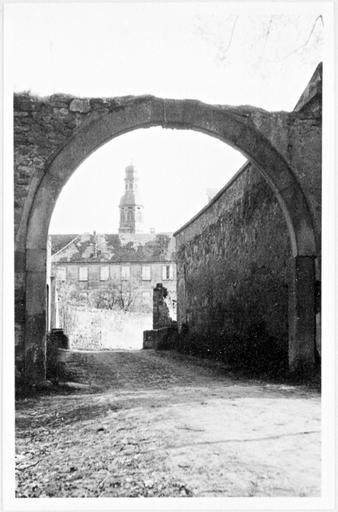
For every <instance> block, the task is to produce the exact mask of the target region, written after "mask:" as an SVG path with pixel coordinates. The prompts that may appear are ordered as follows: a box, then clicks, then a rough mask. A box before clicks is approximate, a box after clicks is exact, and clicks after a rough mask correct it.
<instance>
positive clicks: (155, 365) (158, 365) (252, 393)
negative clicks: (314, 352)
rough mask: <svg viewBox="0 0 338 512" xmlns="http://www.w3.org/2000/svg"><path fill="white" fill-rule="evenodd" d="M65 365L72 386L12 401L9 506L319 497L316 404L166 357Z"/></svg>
mask: <svg viewBox="0 0 338 512" xmlns="http://www.w3.org/2000/svg"><path fill="white" fill-rule="evenodd" d="M73 363H74V365H75V366H77V369H78V373H77V377H76V380H77V381H80V382H82V385H81V384H80V385H74V384H73V385H68V386H64V387H63V386H60V389H59V391H53V392H51V393H50V394H43V395H41V394H40V395H39V396H35V397H33V398H21V399H18V401H17V413H16V479H17V489H16V496H17V497H46V496H50V497H61V496H62V497H95V496H96V497H97V496H100V497H123V496H125V497H132V496H157V497H160V496H167V497H175V496H180V497H182V496H186V497H189V496H195V497H202V496H208V497H211V496H217V497H223V496H232V497H235V496H238V497H247V496H319V495H320V395H319V393H318V392H316V391H314V390H310V389H307V388H305V387H303V386H291V385H285V384H284V385H282V384H272V383H267V382H262V381H259V380H245V379H243V378H242V379H238V378H235V377H234V376H233V375H229V372H227V371H226V369H225V368H224V367H222V366H221V365H219V364H216V363H210V362H208V363H206V362H203V361H201V360H198V359H197V358H193V357H189V356H183V355H179V354H176V353H174V352H154V351H152V350H148V351H142V350H140V351H115V352H97V353H74V358H73ZM88 382H89V383H90V386H86V385H85V383H88Z"/></svg>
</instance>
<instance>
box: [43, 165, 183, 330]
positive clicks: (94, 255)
mask: <svg viewBox="0 0 338 512" xmlns="http://www.w3.org/2000/svg"><path fill="white" fill-rule="evenodd" d="M119 208H120V224H119V230H118V231H119V233H118V234H99V233H96V232H94V233H83V234H69V235H68V234H67V235H56V234H55V235H50V236H49V240H50V252H51V269H50V280H51V282H50V284H49V289H50V298H49V302H50V305H51V311H50V314H49V318H50V322H49V327H50V328H51V327H58V325H57V315H56V312H55V307H56V299H55V291H56V290H57V289H58V288H59V287H60V283H70V284H71V285H72V286H73V288H74V289H76V290H77V292H78V298H79V300H82V301H83V300H86V299H90V297H91V296H93V292H95V291H97V292H102V293H103V294H104V293H105V292H106V293H107V292H109V291H110V292H112V293H114V294H116V295H117V296H118V295H119V296H120V297H122V298H124V300H125V301H128V302H129V303H130V309H131V310H133V311H140V310H144V311H147V310H149V311H150V310H151V309H152V300H153V289H154V288H155V286H156V285H157V284H158V283H163V284H164V285H165V287H166V288H167V289H168V293H169V297H170V301H171V304H172V307H173V310H175V307H176V263H175V239H174V237H173V236H172V233H154V232H151V233H142V229H143V208H144V206H143V204H142V201H141V199H140V195H139V193H138V190H137V172H136V170H135V168H134V167H133V166H131V165H130V166H128V167H126V177H125V192H124V194H123V196H122V198H121V201H120V204H119Z"/></svg>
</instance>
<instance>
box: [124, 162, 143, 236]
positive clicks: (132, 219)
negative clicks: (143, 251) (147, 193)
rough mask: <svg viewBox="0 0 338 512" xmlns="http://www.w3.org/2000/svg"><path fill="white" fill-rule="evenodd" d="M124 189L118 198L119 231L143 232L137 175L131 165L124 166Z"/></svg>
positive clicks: (141, 205) (141, 206)
mask: <svg viewBox="0 0 338 512" xmlns="http://www.w3.org/2000/svg"><path fill="white" fill-rule="evenodd" d="M124 181H125V191H124V194H123V196H122V197H121V200H120V205H119V208H120V227H119V233H142V232H143V204H142V199H141V197H140V195H139V192H138V176H137V171H136V169H135V168H134V166H133V165H128V166H127V167H126V176H125V178H124Z"/></svg>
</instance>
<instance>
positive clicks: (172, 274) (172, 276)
mask: <svg viewBox="0 0 338 512" xmlns="http://www.w3.org/2000/svg"><path fill="white" fill-rule="evenodd" d="M169 279H174V267H173V266H172V265H170V266H169Z"/></svg>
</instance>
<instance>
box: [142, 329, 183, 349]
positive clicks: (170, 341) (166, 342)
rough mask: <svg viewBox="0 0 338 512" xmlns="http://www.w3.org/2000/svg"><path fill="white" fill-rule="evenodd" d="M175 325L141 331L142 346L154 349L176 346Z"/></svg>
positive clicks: (174, 347)
mask: <svg viewBox="0 0 338 512" xmlns="http://www.w3.org/2000/svg"><path fill="white" fill-rule="evenodd" d="M177 342H178V332H177V327H176V326H172V327H162V328H161V329H152V330H150V331H144V332H143V348H144V349H155V350H172V349H176V348H177Z"/></svg>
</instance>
